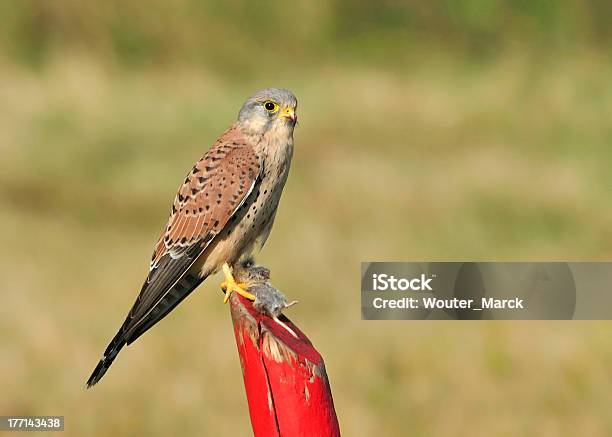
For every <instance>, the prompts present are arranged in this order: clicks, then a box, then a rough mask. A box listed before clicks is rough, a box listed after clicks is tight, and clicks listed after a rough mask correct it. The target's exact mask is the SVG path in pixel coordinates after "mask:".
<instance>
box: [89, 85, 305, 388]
mask: <svg viewBox="0 0 612 437" xmlns="http://www.w3.org/2000/svg"><path fill="white" fill-rule="evenodd" d="M296 109H297V99H296V98H295V96H294V95H293V94H292V93H291V92H290V91H288V90H285V89H278V88H267V89H263V90H260V91H258V92H256V93H255V94H254V95H253V96H251V97H250V98H249V99H248V100H247V101H246V102H245V103H244V105H242V108H241V109H240V112H239V113H238V120H237V121H236V122H235V123H234V124H233V125H232V126H231V127H230V128H229V129H228V130H226V131H225V132H224V133H223V134H222V135H221V137H220V138H219V139H218V140H217V141H216V142H215V143H214V144H213V146H212V147H211V148H210V150H208V152H206V154H205V155H204V156H203V157H202V158H201V159H200V160H199V161H198V162H196V164H195V165H194V166H193V169H192V170H191V171H190V172H189V173H188V174H187V177H186V178H185V180H184V182H183V184H182V185H181V186H180V188H179V190H178V193H177V195H176V197H175V199H174V203H173V204H172V209H171V213H170V218H169V219H168V224H167V226H166V228H165V230H164V232H163V233H162V235H161V237H160V238H159V241H158V242H157V244H156V245H155V249H154V251H153V257H152V259H151V264H150V269H149V274H148V275H147V278H146V280H145V282H144V284H143V286H142V289H141V291H140V294H139V295H138V298H137V299H136V302H135V303H134V305H133V306H132V309H131V310H130V312H129V314H128V315H127V318H126V319H125V322H123V325H122V326H121V328H120V329H119V332H118V333H117V334H116V335H115V337H114V338H113V339H112V341H111V342H110V344H109V345H108V347H107V348H106V351H104V355H103V356H102V359H101V360H100V362H99V363H98V365H97V366H96V368H95V370H94V371H93V373H92V375H91V376H90V377H89V380H88V381H87V387H91V386H92V385H94V384H96V383H97V382H98V381H99V380H100V379H101V378H102V377H103V376H104V374H105V373H106V371H107V369H108V368H109V367H110V365H111V364H112V362H113V360H114V359H115V358H116V356H117V354H118V353H119V351H120V350H121V349H122V348H123V346H125V345H130V344H131V343H133V342H134V341H135V340H136V339H137V338H138V337H140V336H141V335H142V334H143V333H144V332H145V331H147V330H148V329H149V328H151V327H152V326H153V325H155V324H156V323H157V322H159V321H160V320H161V319H162V318H164V317H165V316H166V315H167V314H168V313H169V312H170V311H172V310H173V309H174V307H176V306H177V305H178V304H179V303H180V302H181V301H182V300H183V299H185V297H187V296H188V295H189V293H191V292H192V291H193V290H194V289H195V288H196V287H197V286H198V285H200V284H201V283H202V281H204V279H206V278H207V277H208V276H209V275H211V274H213V273H215V272H217V271H218V270H219V269H222V270H223V272H224V274H225V282H223V283H222V284H221V287H222V289H224V290H225V298H224V301H225V302H227V300H228V298H229V296H230V294H231V293H232V292H234V291H235V292H237V293H239V294H241V295H242V296H244V297H247V298H249V299H252V300H254V298H255V297H254V296H253V295H252V294H251V293H249V292H247V291H246V290H244V288H246V287H244V284H239V283H237V282H236V281H235V280H234V277H233V276H232V269H233V266H234V265H236V264H237V263H239V262H241V260H243V259H245V258H246V257H249V256H250V255H251V254H252V252H253V251H254V250H256V249H260V248H261V247H263V245H264V243H265V241H266V239H267V238H268V235H269V234H270V230H271V229H272V224H273V223H274V216H275V215H276V209H277V207H278V203H279V200H280V197H281V193H282V191H283V187H284V185H285V182H286V180H287V175H288V173H289V166H290V164H291V156H292V154H293V128H294V127H295V124H296V122H297V115H296Z"/></svg>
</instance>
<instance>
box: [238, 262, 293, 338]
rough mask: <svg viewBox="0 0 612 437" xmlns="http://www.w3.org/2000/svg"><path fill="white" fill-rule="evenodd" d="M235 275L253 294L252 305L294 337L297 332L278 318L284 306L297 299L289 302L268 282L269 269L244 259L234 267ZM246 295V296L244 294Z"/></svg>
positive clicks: (287, 306) (291, 303)
mask: <svg viewBox="0 0 612 437" xmlns="http://www.w3.org/2000/svg"><path fill="white" fill-rule="evenodd" d="M235 273H236V275H237V277H238V278H240V280H241V281H242V282H241V283H243V284H245V285H246V286H247V288H248V290H249V291H250V292H252V293H253V295H254V299H251V300H254V302H253V306H255V308H256V309H257V310H258V311H259V312H261V313H262V314H265V315H267V316H269V317H271V318H272V319H273V320H274V321H275V322H276V323H278V324H279V325H280V326H282V327H283V328H284V329H285V330H286V331H287V332H289V333H290V334H291V335H292V336H294V337H295V338H298V336H297V334H296V333H295V332H294V331H293V330H292V329H291V328H290V327H289V326H287V324H286V323H284V322H283V321H282V320H280V319H279V316H280V315H281V314H282V312H283V310H284V309H285V308H289V307H290V306H292V305H295V304H296V303H298V302H297V300H294V301H291V302H289V300H288V299H287V297H286V296H285V295H284V294H283V293H281V292H280V291H279V290H278V289H277V288H275V287H274V286H273V285H272V284H270V270H268V269H267V268H265V267H262V266H254V265H253V263H252V260H250V259H249V260H246V261H245V262H243V263H242V264H241V265H240V266H238V267H237V268H236V271H235ZM245 297H246V296H245Z"/></svg>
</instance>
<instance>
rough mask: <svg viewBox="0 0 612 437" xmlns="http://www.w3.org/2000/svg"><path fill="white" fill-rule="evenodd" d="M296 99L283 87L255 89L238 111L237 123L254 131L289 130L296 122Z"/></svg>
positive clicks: (290, 130)
mask: <svg viewBox="0 0 612 437" xmlns="http://www.w3.org/2000/svg"><path fill="white" fill-rule="evenodd" d="M296 110H297V99H296V98H295V96H294V95H293V93H292V92H291V91H289V90H286V89H283V88H265V89H262V90H259V91H257V92H256V93H255V94H253V95H252V96H251V97H249V98H248V99H247V101H246V102H244V105H242V108H241V109H240V112H239V113H238V124H240V125H241V126H242V127H243V128H244V129H248V130H249V131H251V132H254V133H262V134H263V133H265V132H266V131H268V130H270V129H282V130H287V129H288V131H289V132H292V131H293V127H294V126H295V123H296V122H297V114H296Z"/></svg>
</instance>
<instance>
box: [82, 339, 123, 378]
mask: <svg viewBox="0 0 612 437" xmlns="http://www.w3.org/2000/svg"><path fill="white" fill-rule="evenodd" d="M125 344H126V341H125V338H124V333H123V329H120V330H119V332H118V333H117V335H115V337H114V338H113V339H112V341H111V342H110V343H109V345H108V347H107V348H106V350H105V351H104V355H103V356H102V358H101V359H100V361H99V362H98V365H97V366H96V368H95V369H94V371H93V373H92V374H91V376H90V377H89V379H88V380H87V384H86V385H87V388H91V387H92V386H94V385H96V384H97V383H98V381H100V379H102V377H103V376H104V374H105V373H106V371H107V370H108V368H109V367H110V366H111V364H113V361H115V358H116V357H117V354H119V351H120V350H121V349H122V348H123V346H125Z"/></svg>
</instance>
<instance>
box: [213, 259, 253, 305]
mask: <svg viewBox="0 0 612 437" xmlns="http://www.w3.org/2000/svg"><path fill="white" fill-rule="evenodd" d="M223 274H224V275H225V281H223V282H222V283H221V290H223V291H224V292H225V297H224V298H223V303H227V301H228V300H229V298H230V296H231V295H232V292H233V291H235V292H236V293H238V294H239V295H240V296H242V297H244V298H247V299H249V300H252V301H254V300H255V295H253V294H251V293H249V292H248V291H246V290H245V288H247V284H244V283H242V282H241V283H238V282H236V279H234V276H233V275H232V269H231V267H230V266H229V265H228V264H227V263H225V264H223Z"/></svg>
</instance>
